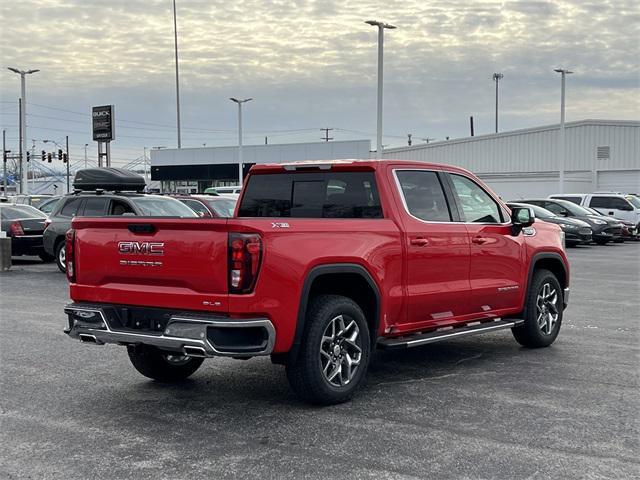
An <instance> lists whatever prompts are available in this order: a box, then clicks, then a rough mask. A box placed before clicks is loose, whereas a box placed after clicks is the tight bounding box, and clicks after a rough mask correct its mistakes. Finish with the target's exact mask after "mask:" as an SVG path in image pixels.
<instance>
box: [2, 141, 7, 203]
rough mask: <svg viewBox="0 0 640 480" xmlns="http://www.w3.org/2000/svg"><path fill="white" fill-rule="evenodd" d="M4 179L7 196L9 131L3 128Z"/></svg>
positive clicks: (5, 194)
mask: <svg viewBox="0 0 640 480" xmlns="http://www.w3.org/2000/svg"><path fill="white" fill-rule="evenodd" d="M2 181H3V184H4V192H3V194H4V196H5V197H6V196H7V131H6V130H2Z"/></svg>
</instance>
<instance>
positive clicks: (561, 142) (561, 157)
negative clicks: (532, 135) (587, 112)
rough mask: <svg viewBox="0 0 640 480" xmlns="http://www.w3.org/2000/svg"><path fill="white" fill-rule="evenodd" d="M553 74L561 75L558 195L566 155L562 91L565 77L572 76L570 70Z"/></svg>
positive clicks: (562, 184)
mask: <svg viewBox="0 0 640 480" xmlns="http://www.w3.org/2000/svg"><path fill="white" fill-rule="evenodd" d="M554 72H556V73H559V74H561V75H562V84H561V87H560V135H559V136H558V143H559V145H558V168H559V170H560V178H559V183H560V185H559V187H560V193H564V168H565V155H566V143H565V131H564V90H565V79H566V76H567V75H570V74H572V73H573V72H572V71H571V70H567V69H566V68H556V69H555V70H554Z"/></svg>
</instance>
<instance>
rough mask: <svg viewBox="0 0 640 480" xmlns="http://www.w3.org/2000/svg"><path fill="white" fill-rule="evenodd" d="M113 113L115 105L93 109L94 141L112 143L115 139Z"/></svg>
mask: <svg viewBox="0 0 640 480" xmlns="http://www.w3.org/2000/svg"><path fill="white" fill-rule="evenodd" d="M113 113H114V108H113V105H103V106H100V107H93V109H92V111H91V122H92V126H93V139H94V140H95V141H96V142H110V141H112V140H114V139H115V125H114V121H113V120H114V119H113Z"/></svg>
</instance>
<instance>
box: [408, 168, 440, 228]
mask: <svg viewBox="0 0 640 480" xmlns="http://www.w3.org/2000/svg"><path fill="white" fill-rule="evenodd" d="M396 177H397V179H398V184H399V185H400V189H401V191H402V197H403V201H404V205H405V207H406V208H407V211H408V212H409V213H410V214H411V215H413V216H414V217H416V218H418V219H419V220H424V221H427V222H450V221H451V209H450V207H449V204H448V203H447V199H446V197H445V195H444V189H443V188H442V184H441V183H440V180H439V178H438V174H437V173H436V172H429V171H425V170H401V171H397V172H396Z"/></svg>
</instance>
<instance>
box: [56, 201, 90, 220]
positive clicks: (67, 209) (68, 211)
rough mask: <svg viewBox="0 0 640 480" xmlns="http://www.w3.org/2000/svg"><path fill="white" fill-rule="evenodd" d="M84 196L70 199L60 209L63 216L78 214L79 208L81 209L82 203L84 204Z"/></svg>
mask: <svg viewBox="0 0 640 480" xmlns="http://www.w3.org/2000/svg"><path fill="white" fill-rule="evenodd" d="M83 200H84V199H82V198H72V199H71V200H69V201H68V202H67V203H65V205H64V206H63V207H62V210H60V216H61V217H68V218H71V217H75V216H76V215H77V214H78V210H79V209H80V205H81V204H82V201H83Z"/></svg>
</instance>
